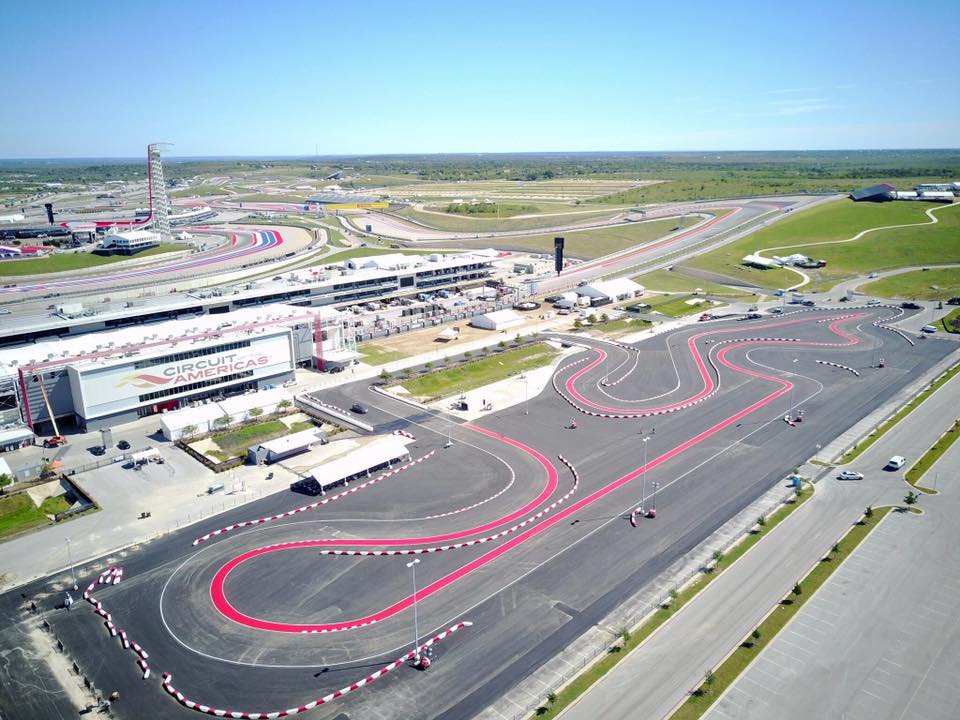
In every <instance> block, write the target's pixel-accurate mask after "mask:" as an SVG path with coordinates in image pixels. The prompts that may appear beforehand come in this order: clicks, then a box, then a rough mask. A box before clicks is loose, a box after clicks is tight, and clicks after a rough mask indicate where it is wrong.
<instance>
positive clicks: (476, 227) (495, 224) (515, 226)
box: [395, 203, 622, 233]
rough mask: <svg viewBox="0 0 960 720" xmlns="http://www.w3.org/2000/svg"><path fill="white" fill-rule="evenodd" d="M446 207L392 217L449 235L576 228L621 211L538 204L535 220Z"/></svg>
mask: <svg viewBox="0 0 960 720" xmlns="http://www.w3.org/2000/svg"><path fill="white" fill-rule="evenodd" d="M445 207H446V206H438V207H436V208H431V209H432V210H435V211H436V212H423V211H420V210H416V209H414V208H404V209H402V210H398V211H397V212H396V213H395V214H396V215H399V216H401V217H405V218H409V219H411V220H416V221H417V222H419V223H423V224H424V225H428V226H429V227H432V228H435V229H437V230H449V231H451V232H477V233H483V232H510V231H517V230H536V229H537V228H549V227H557V226H561V225H575V224H579V223H587V222H598V221H602V220H606V219H608V218H612V217H614V216H615V215H617V214H619V213H620V212H622V210H621V209H620V208H611V209H604V210H596V209H594V210H592V211H591V210H590V208H584V207H582V206H580V207H575V206H572V205H568V204H561V203H554V204H547V203H537V204H536V205H535V206H534V207H536V208H537V210H536V212H539V213H540V214H538V215H537V216H536V217H524V218H516V219H514V218H510V217H505V216H502V215H501V217H500V218H497V216H496V214H495V213H494V214H493V215H492V216H486V215H484V216H480V217H474V216H472V215H459V214H456V215H455V214H447V213H445V212H444V208H445Z"/></svg>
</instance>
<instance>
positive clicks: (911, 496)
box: [903, 490, 920, 505]
mask: <svg viewBox="0 0 960 720" xmlns="http://www.w3.org/2000/svg"><path fill="white" fill-rule="evenodd" d="M919 499H920V496H919V495H917V494H916V493H915V492H914V491H913V490H911V491H910V492H908V493H907V494H906V495H905V496H904V498H903V501H904V502H905V503H906V504H907V505H916V504H917V500H919Z"/></svg>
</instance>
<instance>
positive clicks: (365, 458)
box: [290, 435, 410, 495]
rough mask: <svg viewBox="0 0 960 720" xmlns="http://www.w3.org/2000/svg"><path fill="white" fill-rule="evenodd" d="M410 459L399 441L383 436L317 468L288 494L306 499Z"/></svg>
mask: <svg viewBox="0 0 960 720" xmlns="http://www.w3.org/2000/svg"><path fill="white" fill-rule="evenodd" d="M409 459H410V451H409V450H407V446H406V444H405V441H404V439H403V438H402V437H399V436H397V435H386V436H385V437H381V438H377V439H376V440H374V441H373V442H371V443H369V444H367V445H365V446H363V447H362V448H360V449H358V450H355V451H353V452H351V453H349V454H347V455H344V456H343V457H340V458H337V459H336V460H331V461H330V462H328V463H324V464H323V465H318V466H317V467H315V468H313V469H312V470H310V472H309V476H310V477H309V478H307V479H306V480H299V481H297V482H295V483H293V484H292V485H291V486H290V489H291V490H294V491H297V492H305V493H308V494H310V495H316V494H317V493H320V492H322V491H323V490H326V489H327V488H331V487H334V486H336V485H339V484H341V483H346V482H348V481H350V480H353V479H354V478H358V477H361V476H366V475H370V474H371V473H373V472H375V471H376V470H379V469H381V468H385V467H388V466H391V465H393V463H395V462H399V461H407V460H409Z"/></svg>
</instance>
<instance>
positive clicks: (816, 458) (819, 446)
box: [813, 443, 823, 462]
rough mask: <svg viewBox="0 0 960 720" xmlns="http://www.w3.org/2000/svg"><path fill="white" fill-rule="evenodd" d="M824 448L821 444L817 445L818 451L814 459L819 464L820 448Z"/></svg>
mask: <svg viewBox="0 0 960 720" xmlns="http://www.w3.org/2000/svg"><path fill="white" fill-rule="evenodd" d="M822 447H823V445H820V444H819V443H817V451H816V452H815V453H814V454H813V459H814V460H816V461H817V462H819V461H820V448H822Z"/></svg>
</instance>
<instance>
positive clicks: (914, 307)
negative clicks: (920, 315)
mask: <svg viewBox="0 0 960 720" xmlns="http://www.w3.org/2000/svg"><path fill="white" fill-rule="evenodd" d="M900 307H902V308H903V309H904V310H919V309H920V303H915V302H904V303H900Z"/></svg>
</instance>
